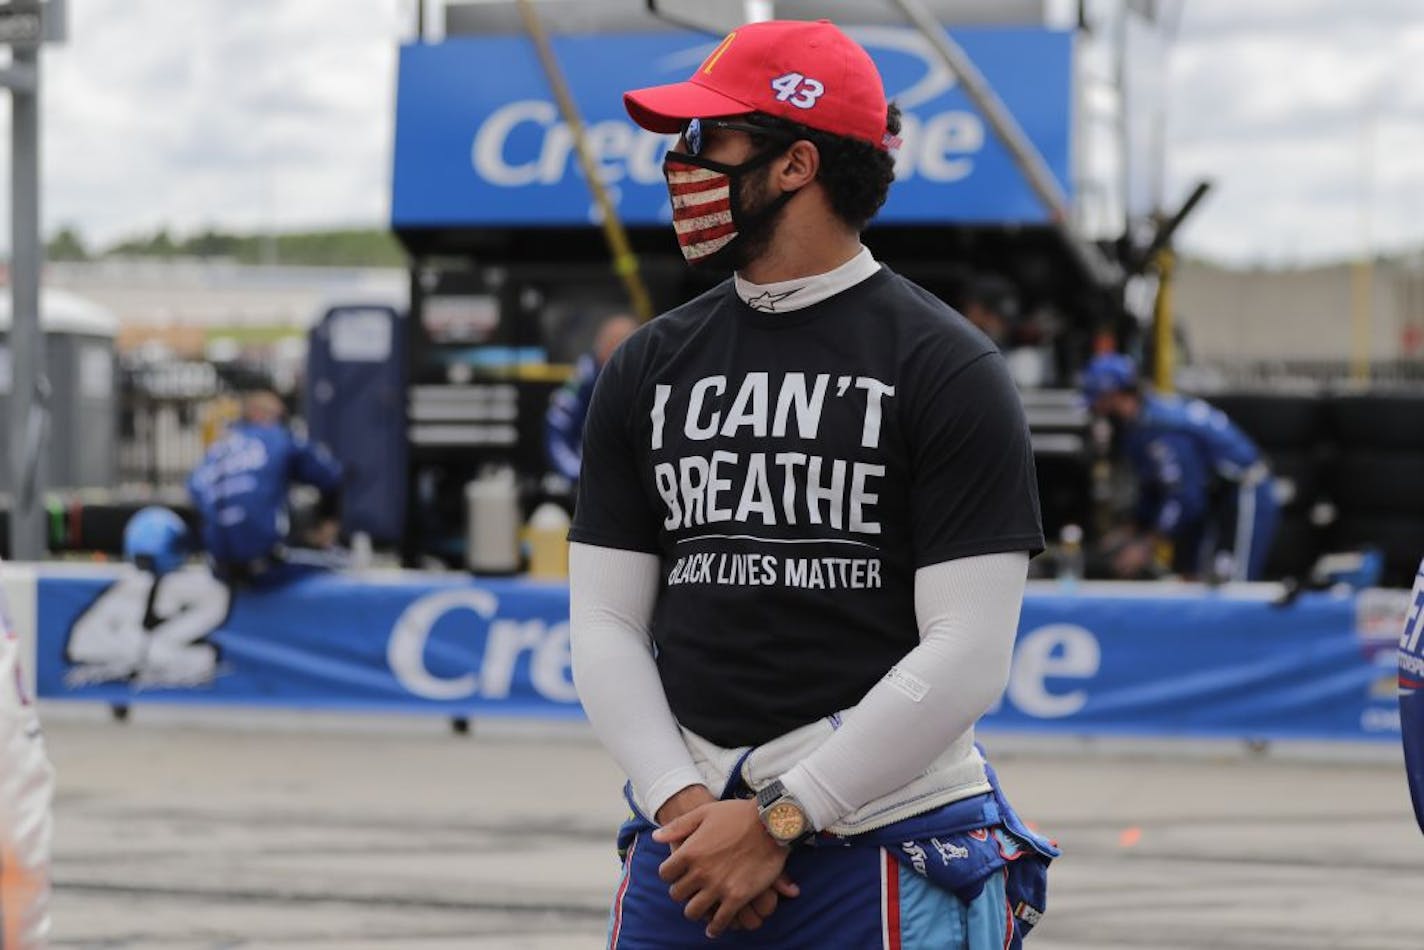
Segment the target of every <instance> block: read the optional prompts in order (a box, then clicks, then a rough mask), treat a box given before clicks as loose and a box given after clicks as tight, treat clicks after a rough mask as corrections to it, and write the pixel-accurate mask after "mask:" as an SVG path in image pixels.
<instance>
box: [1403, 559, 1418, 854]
mask: <svg viewBox="0 0 1424 950" xmlns="http://www.w3.org/2000/svg"><path fill="white" fill-rule="evenodd" d="M1399 719H1400V730H1401V732H1402V733H1403V735H1404V768H1405V771H1406V772H1407V773H1408V775H1409V797H1410V798H1411V799H1413V801H1414V817H1415V819H1416V820H1417V821H1418V822H1419V830H1420V831H1424V562H1420V564H1419V574H1418V575H1417V576H1416V577H1415V578H1414V591H1413V592H1412V593H1411V594H1410V597H1409V611H1408V614H1407V615H1406V619H1405V622H1404V634H1403V635H1402V636H1401V637H1400V639H1399Z"/></svg>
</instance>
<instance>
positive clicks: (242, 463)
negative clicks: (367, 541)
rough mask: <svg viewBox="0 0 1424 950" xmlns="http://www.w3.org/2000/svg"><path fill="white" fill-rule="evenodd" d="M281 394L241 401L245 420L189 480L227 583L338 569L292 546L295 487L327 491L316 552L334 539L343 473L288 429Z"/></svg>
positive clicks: (324, 556) (326, 557)
mask: <svg viewBox="0 0 1424 950" xmlns="http://www.w3.org/2000/svg"><path fill="white" fill-rule="evenodd" d="M284 415H285V410H284V408H283V406H282V400H281V399H279V398H278V397H277V394H276V393H272V392H267V391H260V392H254V393H251V394H249V395H248V396H247V397H246V398H245V399H244V400H243V409H242V419H241V420H240V421H239V422H237V423H236V424H234V425H233V426H231V427H230V428H229V429H228V431H227V434H226V435H224V436H223V437H222V438H221V439H219V440H218V441H217V442H216V443H214V444H213V446H212V447H211V448H210V449H208V453H207V454H206V455H205V456H203V460H202V462H200V463H199V464H198V467H197V468H196V469H194V470H193V474H192V475H190V476H189V478H188V492H189V494H191V495H192V497H193V503H194V504H195V505H196V506H197V509H198V513H199V515H201V517H202V523H203V524H202V537H203V546H204V548H206V550H207V552H208V556H209V558H210V559H211V561H212V564H213V571H214V573H215V574H217V575H218V576H219V577H220V578H222V579H223V580H227V581H230V582H233V583H237V584H251V585H253V586H255V587H268V586H273V585H277V584H281V583H284V582H286V581H289V580H293V579H295V578H297V577H300V576H302V575H305V574H309V573H312V572H314V571H320V570H325V569H329V568H331V567H334V566H337V565H339V564H340V559H339V558H337V557H336V556H335V555H334V554H333V553H331V552H328V551H316V550H304V549H300V548H293V547H288V545H287V534H288V528H289V515H288V510H287V492H288V490H289V489H290V488H291V485H292V483H293V482H296V483H300V484H306V485H312V486H314V487H315V488H317V489H318V490H320V491H321V493H322V496H321V502H320V504H319V505H318V513H319V515H320V516H321V517H322V519H323V523H322V525H321V526H320V528H319V529H318V536H317V537H316V538H315V539H314V541H315V543H316V544H317V546H318V547H323V548H325V547H330V545H331V544H332V542H333V541H334V540H335V529H336V507H337V502H338V499H339V492H340V488H341V466H340V465H339V464H338V463H337V462H336V460H335V459H333V458H332V457H331V455H330V454H329V453H327V451H326V450H325V449H323V448H321V447H320V446H313V445H311V444H310V443H308V442H307V441H306V440H305V439H301V438H298V437H296V436H294V435H293V434H292V432H291V431H290V430H289V429H288V428H287V427H286V426H285V425H284V424H283V416H284Z"/></svg>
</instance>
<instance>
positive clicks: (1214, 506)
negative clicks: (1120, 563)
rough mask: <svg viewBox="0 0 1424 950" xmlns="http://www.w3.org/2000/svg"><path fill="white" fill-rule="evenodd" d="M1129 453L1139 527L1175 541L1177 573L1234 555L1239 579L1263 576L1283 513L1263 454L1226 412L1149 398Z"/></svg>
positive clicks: (1193, 402) (1129, 429) (1127, 439)
mask: <svg viewBox="0 0 1424 950" xmlns="http://www.w3.org/2000/svg"><path fill="white" fill-rule="evenodd" d="M1124 446H1125V449H1126V452H1127V456H1128V459H1129V460H1130V461H1131V463H1132V465H1133V467H1134V468H1135V469H1136V470H1137V472H1138V475H1139V478H1140V486H1141V487H1140V495H1139V506H1138V520H1139V522H1140V523H1141V524H1142V525H1143V526H1144V527H1147V528H1150V529H1152V530H1154V531H1157V532H1158V533H1160V534H1162V535H1165V536H1167V537H1170V538H1171V539H1172V541H1173V545H1174V547H1175V548H1176V550H1177V559H1178V567H1179V568H1182V569H1187V570H1198V571H1202V572H1203V573H1205V571H1206V570H1207V569H1209V568H1210V567H1211V566H1212V563H1211V559H1212V557H1213V555H1214V553H1215V552H1216V551H1230V552H1231V553H1232V555H1233V560H1234V563H1233V573H1232V579H1233V580H1257V579H1259V578H1260V577H1261V576H1262V573H1263V571H1264V568H1265V563H1266V555H1267V553H1268V552H1269V550H1270V546H1271V540H1272V539H1273V537H1274V536H1275V532H1276V527H1277V524H1278V523H1279V520H1280V511H1279V507H1278V506H1277V503H1276V498H1275V493H1274V491H1273V488H1272V482H1271V473H1270V469H1269V468H1268V467H1267V466H1266V463H1265V462H1264V461H1263V460H1262V458H1261V453H1260V451H1259V450H1258V449H1257V448H1256V446H1255V445H1254V444H1253V443H1252V442H1251V440H1250V439H1249V438H1248V437H1247V436H1246V435H1245V433H1243V432H1242V431H1241V430H1240V429H1238V428H1237V427H1236V426H1235V425H1233V424H1232V423H1231V420H1230V419H1228V418H1227V417H1226V414H1225V413H1223V412H1222V411H1221V410H1219V409H1214V408H1212V407H1211V406H1209V405H1207V404H1206V403H1205V402H1202V401H1201V400H1200V399H1184V398H1182V397H1180V396H1165V395H1157V394H1144V395H1143V396H1142V412H1141V414H1140V415H1139V416H1138V418H1137V419H1136V420H1135V421H1134V422H1132V423H1129V424H1128V425H1126V426H1125V432H1124Z"/></svg>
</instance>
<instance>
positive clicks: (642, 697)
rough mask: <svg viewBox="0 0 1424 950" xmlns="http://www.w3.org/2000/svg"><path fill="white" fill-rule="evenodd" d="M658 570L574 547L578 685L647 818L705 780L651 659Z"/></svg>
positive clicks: (572, 603) (572, 611)
mask: <svg viewBox="0 0 1424 950" xmlns="http://www.w3.org/2000/svg"><path fill="white" fill-rule="evenodd" d="M661 572H662V569H661V567H660V566H659V563H658V558H657V557H656V556H654V555H652V554H644V553H642V552H639V551H623V550H619V549H617V548H604V547H597V546H595V545H591V544H578V543H574V544H571V545H569V637H570V641H571V646H572V649H573V663H574V684H575V686H577V688H578V694H579V699H580V700H581V701H582V702H583V708H584V712H586V713H587V714H588V719H589V722H591V723H593V731H594V732H595V733H596V734H597V735H598V738H599V740H600V741H601V742H602V743H603V747H604V748H605V749H607V750H608V752H609V754H611V755H612V756H613V758H614V759H615V760H616V761H617V762H618V764H619V765H620V766H622V767H623V771H624V772H626V773H627V775H628V778H629V779H630V780H631V781H632V782H633V787H634V788H636V789H637V790H638V793H639V795H641V796H642V800H643V803H644V804H645V805H646V806H647V807H648V809H649V810H650V812H651V814H649V815H648V817H649V818H652V817H654V816H655V815H656V814H657V813H658V809H659V808H661V807H662V805H663V803H664V802H666V801H667V800H668V799H669V798H671V797H672V796H673V794H674V793H676V792H677V791H679V790H680V789H683V788H686V787H687V786H689V785H700V784H701V783H702V775H701V773H699V772H698V771H697V767H696V766H695V765H693V764H692V756H691V755H690V754H688V751H687V746H686V745H685V744H684V743H683V741H682V733H681V732H680V731H679V730H678V726H677V721H676V720H675V719H674V718H673V715H672V710H671V709H669V708H668V702H667V696H666V695H665V694H664V693H663V684H662V679H661V678H660V677H659V676H658V668H657V665H656V663H654V661H653V646H652V637H651V635H650V633H649V626H650V624H651V621H652V617H653V607H654V606H656V604H657V601H658V587H659V585H660V582H661V580H662V577H661Z"/></svg>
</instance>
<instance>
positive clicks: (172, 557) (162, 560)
mask: <svg viewBox="0 0 1424 950" xmlns="http://www.w3.org/2000/svg"><path fill="white" fill-rule="evenodd" d="M187 556H188V526H187V525H186V524H184V523H183V519H182V518H180V517H178V515H177V514H175V513H174V512H172V511H170V510H169V509H167V508H160V507H158V506H157V505H150V506H149V507H147V508H141V509H139V510H138V511H136V512H134V514H133V517H131V518H129V522H128V524H126V525H124V558H125V560H128V561H132V562H133V563H134V564H136V565H138V566H139V567H141V568H143V569H144V570H145V571H151V572H153V574H155V575H156V576H159V577H162V576H163V575H164V574H167V573H168V572H169V571H176V570H177V569H178V568H180V567H182V566H183V561H184V560H185V559H186V558H187Z"/></svg>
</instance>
